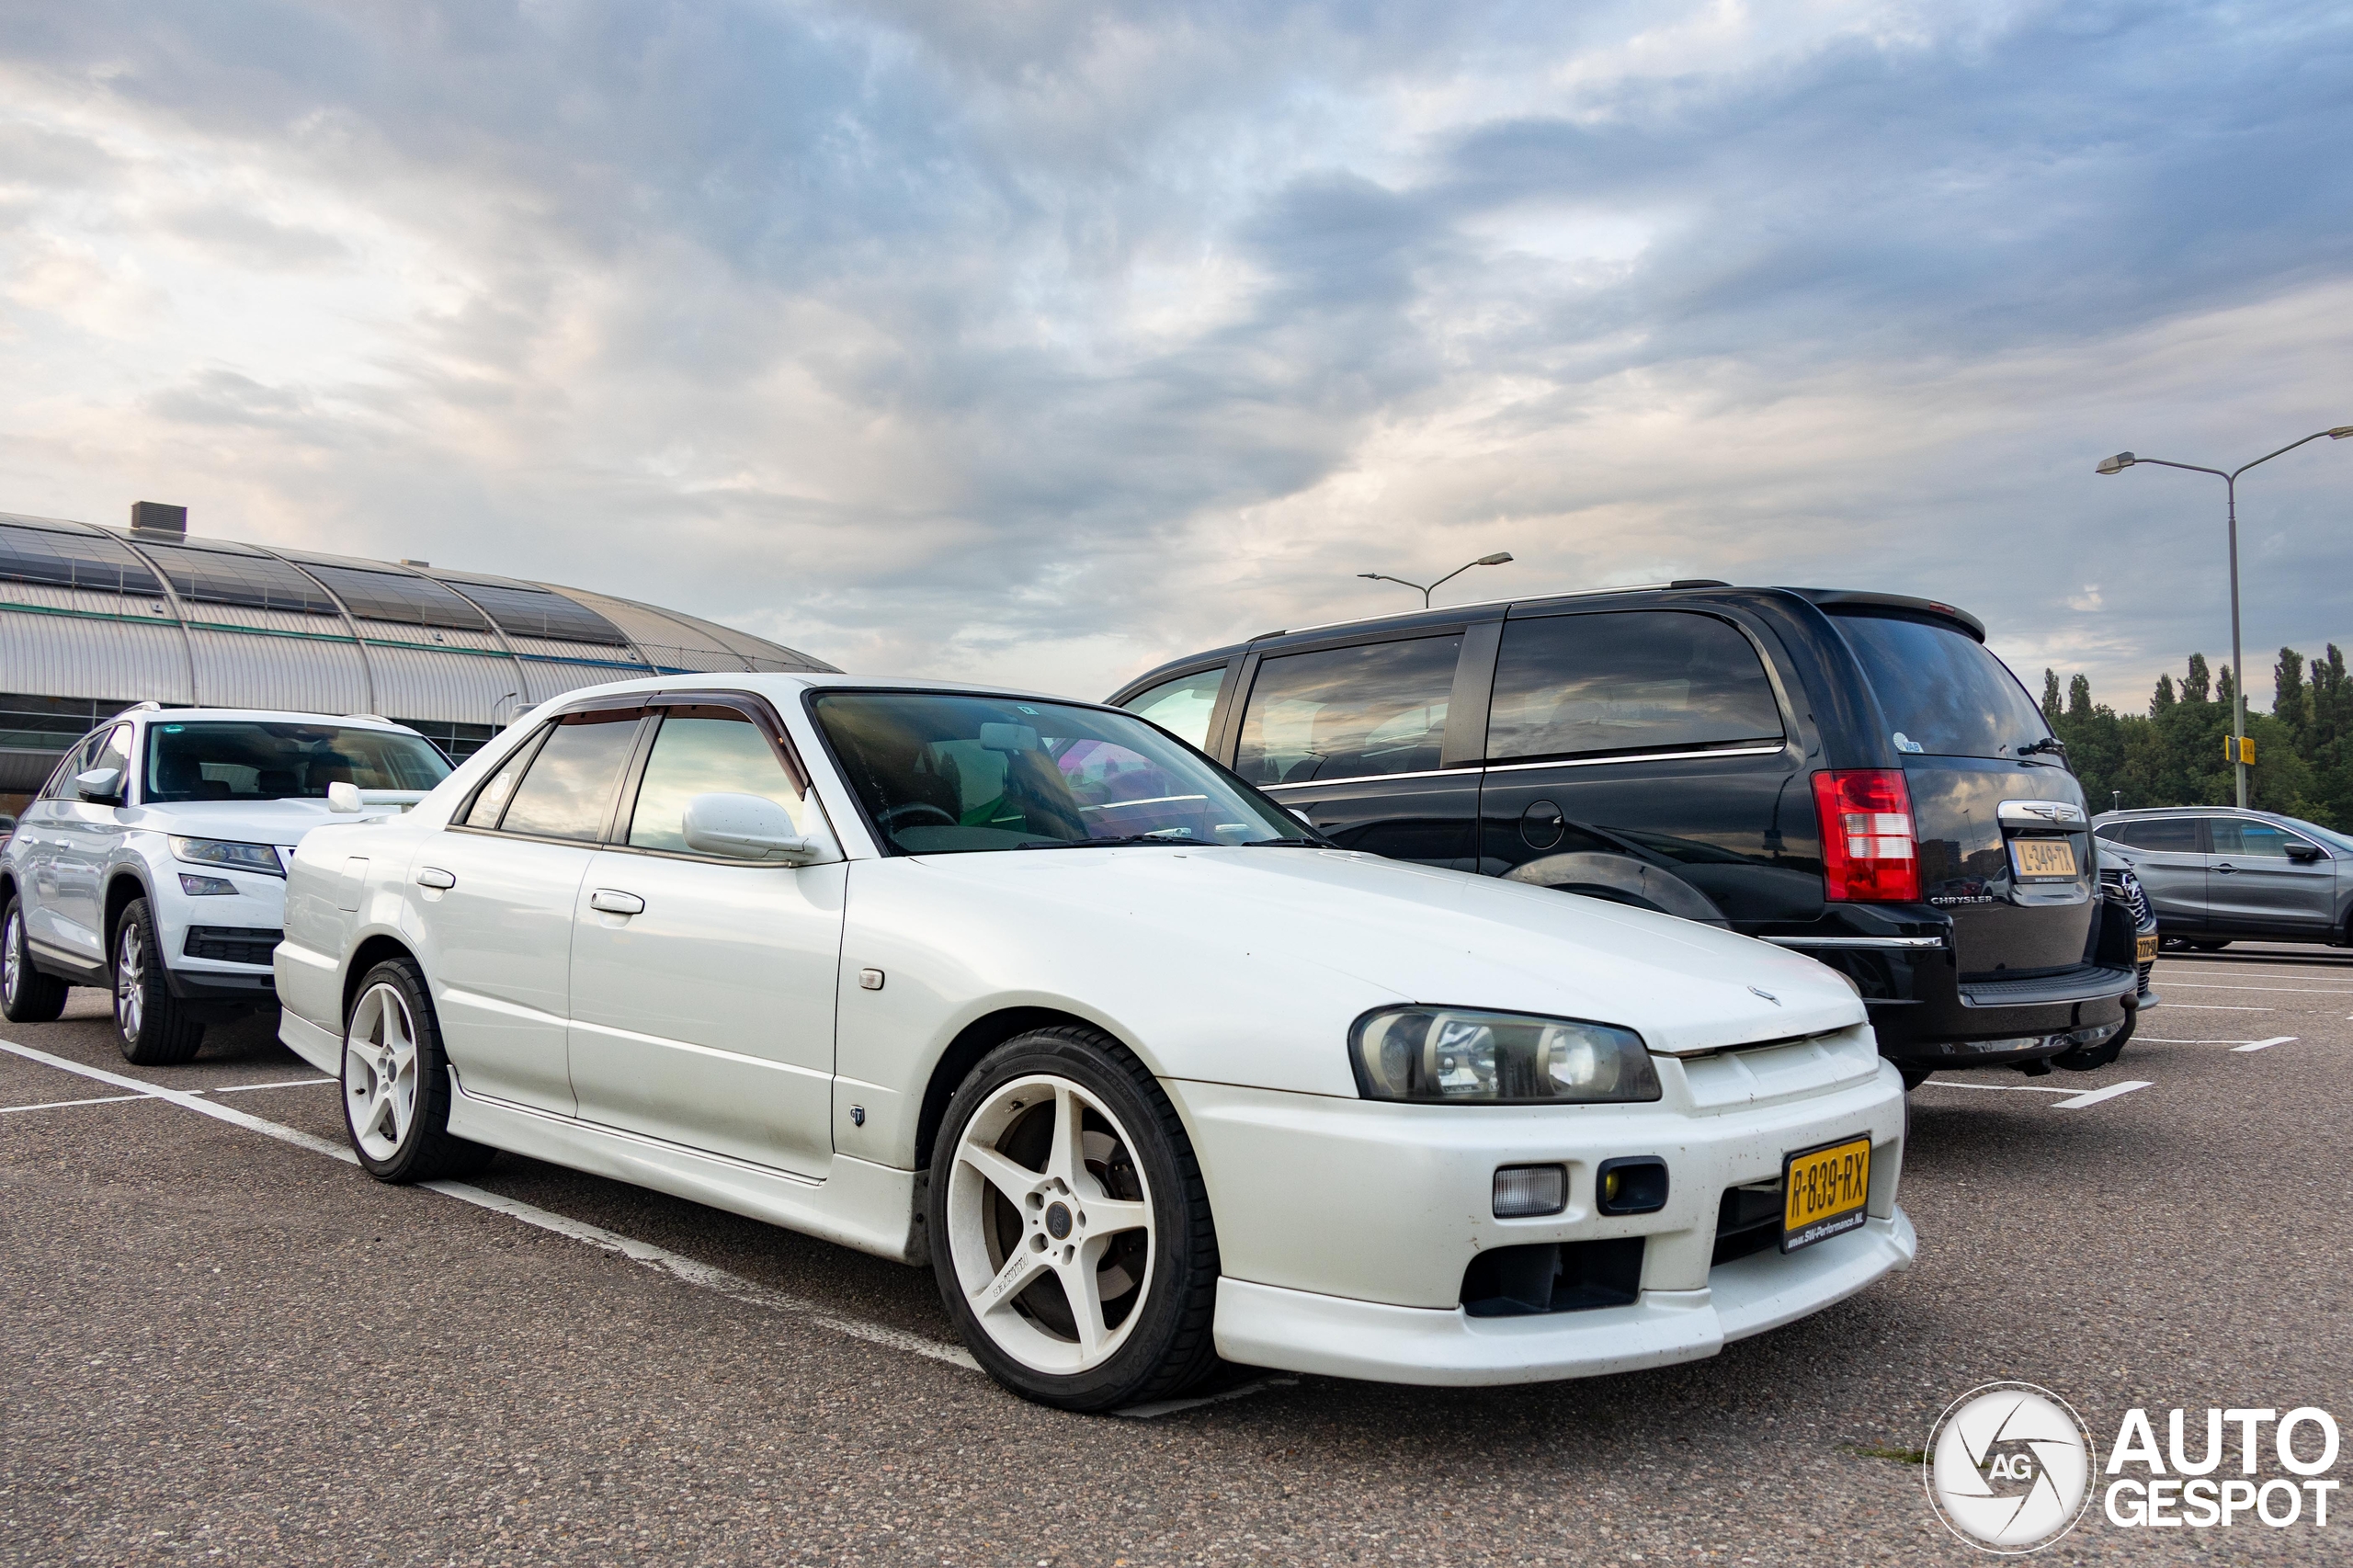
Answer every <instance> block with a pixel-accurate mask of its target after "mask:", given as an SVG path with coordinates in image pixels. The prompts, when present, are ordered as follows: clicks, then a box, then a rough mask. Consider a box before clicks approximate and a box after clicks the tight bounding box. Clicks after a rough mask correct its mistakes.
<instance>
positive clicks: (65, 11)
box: [0, 0, 2353, 704]
mask: <svg viewBox="0 0 2353 1568" xmlns="http://www.w3.org/2000/svg"><path fill="white" fill-rule="evenodd" d="M2348 63H2353V22H2348V20H2347V18H2346V17H2344V16H2343V15H2342V14H2341V13H2340V12H2339V11H2337V10H2336V9H2333V8H2329V7H2325V6H2317V5H2287V6H2274V7H2270V8H2268V9H2267V10H2266V11H2265V12H2264V13H2262V14H2261V15H2260V16H2254V15H2251V14H2248V13H2245V12H2243V11H2239V10H2234V9H2228V8H2223V7H2219V6H2171V7H2165V8H2161V9H2158V10H2154V11H2153V10H2149V9H2147V8H2145V7H2130V6H2121V5H2103V4H2094V5H2077V6H2057V5H2050V4H2011V5H2007V6H1997V7H1992V8H1974V9H1972V10H1969V11H1967V12H1965V13H1963V12H1951V11H1949V10H1947V9H1945V8H1941V7H1923V6H1915V5H1908V4H1900V3H1867V0H1851V3H1848V0H1839V3H1833V0H1824V3H1822V4H1815V5H1805V6H1798V5H1780V6H1777V5H1756V6H1732V5H1723V4H1715V3H1707V4H1685V5H1680V6H1658V5H1643V6H1635V5H1605V6H1597V7H1520V6H1502V5H1498V6H1429V5H1420V6H1408V5H1402V4H1370V5H1357V6H1339V5H1333V6H1306V5H1302V6H1265V5H1252V6H1242V5H1238V4H1234V5H1222V4H1206V3H1204V4H1191V5H1187V4H1162V5H1154V6H1079V5H1075V4H1063V3H1060V0H1027V3H1022V4H1012V5H1007V6H994V7H987V8H981V9H975V8H973V7H971V6H933V5H918V4H913V3H904V4H878V5H874V6H864V7H856V6H826V5H814V4H786V3H753V0H733V3H730V0H712V3H710V4H698V5H687V4H674V5H633V6H622V5H619V4H612V3H603V0H530V3H527V4H515V5H507V6H498V5H484V4H474V3H468V4H462V5H460V4H450V5H445V6H430V5H425V6H400V7H382V8H365V7H363V8H357V9H340V10H329V9H327V8H324V7H317V6H307V5H302V4H297V3H294V0H219V3H217V4H214V5H212V6H209V7H206V8H204V9H202V10H201V11H171V10H166V11H164V12H160V13H159V12H156V11H155V10H153V8H152V7H134V6H119V5H107V4H103V3H91V4H85V5H81V6H73V7H58V8H51V9H46V10H40V11H36V12H34V13H32V14H30V15H28V17H25V18H23V19H22V21H21V24H20V25H17V26H14V27H12V29H11V34H10V42H9V44H8V45H7V47H6V51H5V52H0V87H5V89H6V91H5V92H0V102H5V103H6V105H8V106H9V107H7V108H0V332H5V333H6V335H7V337H8V341H9V344H10V349H11V358H12V362H13V363H14V364H16V365H17V367H18V373H17V374H16V375H15V376H13V377H12V379H11V381H10V383H9V386H8V387H7V388H6V390H0V399H6V404H5V407H6V418H5V420H0V430H6V432H7V434H6V437H0V482H5V484H6V496H7V504H8V505H9V506H14V507H16V508H17V509H24V510H33V511H46V512H52V513H54V512H64V513H68V514H79V515H85V516H90V517H102V518H103V517H114V516H116V515H117V514H119V512H120V511H121V509H122V506H123V505H124V502H125V499H126V497H125V495H124V494H123V492H124V490H125V487H126V486H129V487H131V488H135V489H137V490H138V491H139V492H140V494H163V493H165V492H168V493H169V494H171V495H173V496H174V497H175V498H177V499H182V500H186V501H188V502H189V503H190V504H191V506H192V507H193V511H192V515H191V520H192V526H195V527H197V528H208V527H212V528H216V529H217V531H220V532H223V533H231V534H235V533H239V532H243V533H244V534H246V535H248V536H251V537H256V538H269V539H277V540H283V541H285V542H288V543H296V544H301V543H308V544H314V545H321V546H324V547H327V548H332V549H336V550H342V551H358V552H362V553H366V552H374V553H380V554H384V555H393V556H398V555H409V556H425V557H429V558H431V559H434V560H436V561H441V560H444V559H448V560H454V561H460V562H463V563H465V564H469V565H473V566H477V567H481V568H484V569H490V570H502V571H508V572H515V573H518V574H531V575H553V576H558V577H563V578H564V579H565V580H571V581H578V582H581V583H583V584H584V585H587V586H592V587H605V588H608V589H611V590H613V591H619V592H626V593H629V594H631V596H632V597H644V598H649V599H652V600H654V602H659V603H667V604H672V605H676V606H677V607H678V608H685V609H689V610H692V611H695V612H696V613H699V614H704V615H708V616H710V617H712V618H713V619H720V620H722V621H729V622H733V623H735V624H740V625H744V626H746V627H748V628H751V629H753V630H756V631H762V632H764V633H766V634H768V635H772V636H777V637H779V638H781V639H783V640H784V641H787V642H795V643H797V644H800V645H803V646H807V647H808V648H810V649H811V650H812V651H813V652H815V653H821V654H822V655H824V656H825V657H827V658H830V659H833V660H835V661H836V662H839V663H843V664H845V665H848V666H850V667H853V668H861V669H872V670H878V671H881V670H886V669H897V670H904V671H907V672H911V673H942V674H966V675H972V676H987V677H991V678H1001V679H1017V680H1021V681H1026V682H1030V683H1034V684H1039V685H1043V686H1046V687H1051V688H1053V689H1058V690H1064V691H1074V692H1077V693H1080V694H1083V695H1098V694H1100V693H1101V692H1102V691H1104V690H1106V689H1108V687H1110V686H1111V685H1113V684H1114V683H1115V682H1116V681H1117V680H1118V679H1120V678H1121V677H1123V676H1126V675H1129V674H1131V673H1133V672H1135V671H1137V670H1139V669H1142V668H1143V667H1146V666H1148V665H1151V664H1153V663H1155V662H1157V661H1158V660H1160V659H1162V658H1165V657H1170V656H1174V655H1176V654H1179V653H1185V652H1188V651H1189V650H1191V649H1193V648H1197V647H1201V646H1206V645H1210V644H1213V643H1216V642H1221V641H1224V640H1227V639H1230V638H1234V637H1239V636H1244V635H1247V634H1248V633H1250V632H1253V631H1263V630H1266V629H1267V628H1269V627H1273V626H1278V625H1284V624H1299V623H1302V622H1306V621H1316V620H1324V619H1334V618H1336V617H1341V616H1346V615H1349V614H1354V613H1360V612H1370V611H1373V610H1378V609H1381V608H1394V606H1395V603H1396V601H1395V600H1394V598H1393V597H1392V596H1393V595H1395V594H1397V593H1399V592H1401V590H1396V589H1392V588H1387V587H1384V586H1383V585H1376V584H1367V583H1363V582H1360V581H1358V580H1357V579H1356V577H1355V576H1354V574H1355V573H1357V572H1359V571H1373V570H1380V571H1392V572H1395V573H1397V574H1400V575H1407V576H1411V575H1414V574H1416V573H1420V572H1427V573H1430V574H1437V573H1441V572H1444V571H1447V570H1449V569H1450V568H1451V567H1452V566H1454V565H1455V564H1458V563H1459V562H1461V561H1462V560H1466V559H1469V558H1471V557H1472V556H1474V555H1477V554H1482V553H1485V552H1486V551H1490V550H1495V549H1508V550H1511V551H1513V552H1514V553H1515V555H1517V556H1518V562H1516V563H1515V564H1514V565H1511V566H1506V567H1501V568H1494V569H1483V570H1482V571H1480V572H1477V573H1474V574H1470V575H1468V576H1466V577H1464V578H1462V579H1460V580H1458V583H1457V585H1454V587H1450V588H1449V590H1448V591H1449V592H1453V591H1455V589H1456V588H1459V589H1460V590H1461V592H1462V593H1463V594H1464V595H1465V596H1466V597H1467V596H1470V595H1472V594H1477V595H1481V596H1484V595H1487V594H1491V593H1501V592H1534V591H1541V590H1546V589H1558V588H1565V587H1573V586H1585V585H1595V584H1603V583H1614V582H1625V581H1632V580H1640V579H1642V578H1643V577H1645V576H1651V575H1707V576H1723V577H1737V578H1745V579H1748V580H1763V581H1779V582H1792V581H1796V582H1814V583H1838V584H1847V585H1859V586H1870V587H1881V588H1888V589H1893V590H1897V591H1912V592H1921V593H1927V594H1930V595H1933V596H1934V597H1940V598H1947V599H1951V600H1956V601H1958V602H1961V603H1962V604H1964V605H1968V606H1970V607H1971V608H1973V609H1975V610H1977V611H1978V612H1979V613H1981V614H1982V615H1984V618H1985V619H1987V621H1988V622H1989V624H1990V625H1991V626H1992V628H1993V630H1994V633H1995V642H1996V646H1997V648H1999V649H2000V650H2001V651H2003V652H2004V653H2006V655H2007V656H2009V657H2011V658H2012V660H2013V662H2014V663H2016V664H2018V665H2019V666H2020V667H2021V669H2022V670H2025V671H2026V672H2027V673H2028V674H2029V678H2030V679H2037V680H2039V675H2040V662H2042V661H2053V662H2056V663H2058V664H2059V665H2061V666H2062V667H2063V668H2065V669H2073V668H2078V667H2080V668H2085V669H2087V670H2089V671H2090V672H2091V673H2092V674H2093V676H2094V682H2095V687H2096V689H2097V691H2098V692H2099V694H2100V695H2101V697H2102V698H2103V699H2108V700H2112V701H2118V702H2120V703H2126V704H2135V703H2137V702H2138V700H2139V699H2140V693H2141V692H2142V691H2143V690H2145V687H2146V685H2147V683H2148V681H2149V680H2151V679H2153V678H2154V672H2155V670H2156V669H2157V668H2159V667H2161V666H2165V665H2173V664H2175V663H2177V661H2178V658H2179V656H2180V654H2181V653H2184V652H2186V651H2187V649H2188V647H2190V646H2202V647H2205V648H2207V649H2208V651H2209V652H2211V651H2213V649H2214V648H2215V647H2216V646H2218V645H2219V642H2220V639H2218V638H2216V637H2215V636H2214V635H2213V628H2214V627H2215V626H2216V625H2217V624H2218V623H2219V624H2221V625H2222V627H2223V628H2224V633H2225V635H2226V634H2227V615H2226V606H2223V605H2222V603H2221V601H2220V599H2219V597H2218V594H2217V588H2216V582H2217V575H2216V573H2215V570H2214V567H2215V564H2216V555H2217V548H2216V541H2215V540H2214V538H2213V537H2212V536H2213V535H2214V534H2215V533H2216V532H2217V531H2218V530H2217V528H2216V527H2215V526H2214V525H2213V523H2212V521H2211V518H2210V517H2208V513H2210V512H2211V510H2212V507H2211V506H2209V505H2208V503H2209V502H2211V501H2212V500H2214V499H2215V498H2214V497H2211V496H2205V495H2203V494H2200V493H2198V492H2196V491H2195V490H2194V489H2193V488H2189V487H2187V486H2186V485H2184V486H2175V487H2171V488H2168V487H2167V486H2166V484H2165V482H2163V481H2155V482H2152V481H2151V480H2150V478H2149V475H2148V473H2146V472H2134V473H2131V474H2128V475H2122V476H2119V477H2117V478H2113V479H2097V478H2095V477H2094V476H2093V475H2092V474H2091V472H2090V465H2091V463H2092V461H2093V460H2096V459H2097V457H2099V456H2101V455H2104V454H2105V453H2106V452H2108V451H2112V450H2115V449H2119V448H2120V447H2128V446H2129V447H2133V448H2135V449H2144V450H2149V451H2153V452H2154V450H2155V449H2157V448H2158V447H2159V446H2161V445H2167V444H2170V445H2171V447H2172V448H2173V449H2178V450H2180V451H2184V452H2192V453H2195V454H2200V455H2201V456H2193V457H2192V458H2191V459H2190V460H2204V459H2205V458H2210V457H2217V456H2226V455H2228V454H2232V453H2240V454H2243V455H2241V456H2240V457H2238V458H2235V459H2234V460H2244V456H2245V455H2254V454H2255V453H2257V452H2260V451H2262V450H2265V449H2268V447H2269V446H2273V445H2277V444H2279V440H2282V439H2286V438H2288V437H2291V436H2293V435H2297V434H2302V431H2303V429H2304V428H2306V427H2317V426H2320V425H2325V424H2331V423H2335V422H2336V421H2338V420H2340V419H2343V418H2347V417H2353V415H2347V414H2346V413H2345V412H2343V411H2342V410H2340V409H2339V408H2337V407H2336V406H2335V405H2334V404H2333V403H2332V402H2331V400H2332V399H2334V398H2335V397H2336V396H2337V395H2338V392H2339V387H2340V385H2341V376H2340V375H2339V374H2338V370H2337V367H2339V366H2341V365H2342V363H2343V362H2344V355H2345V352H2346V350H2347V348H2348V347H2353V344H2348V343H2347V341H2346V339H2347V335H2348V332H2353V329H2348V328H2346V327H2342V326H2340V325H2339V323H2343V322H2346V321H2347V320H2349V319H2353V317H2348V315H2347V312H2346V309H2345V307H2346V305H2347V303H2348V302H2353V297H2349V296H2348V291H2349V290H2353V278H2348V277H2347V268H2348V256H2347V247H2346V244H2345V241H2344V237H2343V225H2342V223H2341V222H2340V221H2339V219H2338V216H2337V215H2338V214H2340V213H2341V212H2342V211H2343V210H2345V209H2346V207H2347V199H2348V197H2353V190H2348V188H2347V182H2348V181H2349V180H2353V172H2348V171H2347V168H2346V166H2345V165H2344V164H2343V161H2342V160H2341V159H2340V158H2339V157H2338V156H2336V147H2337V146H2338V145H2339V144H2340V143H2341V142H2342V139H2343V131H2344V129H2345V118H2346V114H2345V109H2344V108H2343V106H2344V104H2345V103H2346V102H2347V85H2348V82H2347V78H2348V75H2349V74H2353V73H2348V70H2347V65H2348ZM2275 435H2276V436H2277V438H2275ZM2328 463H2329V454H2328V453H2327V451H2325V450H2320V451H2314V452H2301V453H2298V454H2295V455H2294V456H2293V457H2291V458H2290V459H2283V460H2281V461H2280V463H2279V465H2277V467H2276V469H2267V470H2264V471H2260V472H2259V481H2258V480H2250V482H2249V487H2248V493H2247V497H2246V499H2247V503H2248V505H2247V506H2246V507H2245V518H2246V523H2247V528H2246V538H2245V562H2244V564H2245V568H2246V576H2247V584H2248V605H2249V613H2248V625H2249V635H2250V636H2251V637H2256V638H2257V641H2259V642H2266V643H2267V644H2268V645H2275V646H2276V642H2299V643H2300V645H2302V644H2312V645H2316V644H2317V643H2318V642H2321V641H2323V640H2325V639H2327V638H2332V637H2336V638H2342V637H2345V636H2347V634H2348V633H2353V624H2348V619H2347V611H2348V610H2353V603H2348V598H2353V587H2346V586H2339V585H2346V584H2353V575H2348V574H2347V571H2346V570H2345V568H2346V567H2347V566H2348V565H2353V561H2348V560H2347V555H2348V554H2353V545H2346V544H2340V543H2339V542H2337V541H2338V540H2342V539H2345V538H2346V537H2347V535H2346V533H2345V530H2344V529H2343V528H2341V527H2332V526H2331V525H2332V524H2334V523H2335V522H2336V519H2337V517H2339V515H2340V514H2341V504H2339V503H2337V502H2336V501H2335V500H2334V499H2333V496H2334V495H2336V494H2342V491H2341V490H2337V491H2332V490H2331V489H2330V488H2329V487H2330V485H2331V484H2333V483H2342V479H2341V477H2333V476H2332V473H2331V472H2330V470H2329V468H2328ZM2183 477H2184V478H2185V479H2186V478H2187V476H2183ZM2087 584H2098V585H2100V586H2099V587H2098V588H2097V589H2096V590H2095V589H2091V588H2087V587H2086V585H2087ZM2258 628H2259V629H2260V632H2259V635H2258V631H2257V629H2258ZM2275 640H2276V641H2275Z"/></svg>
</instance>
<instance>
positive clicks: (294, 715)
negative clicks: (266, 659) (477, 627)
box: [90, 707, 416, 735]
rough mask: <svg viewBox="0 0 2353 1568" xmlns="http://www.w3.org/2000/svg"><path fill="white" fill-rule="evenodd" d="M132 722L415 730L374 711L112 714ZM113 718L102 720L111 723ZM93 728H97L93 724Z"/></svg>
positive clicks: (160, 710)
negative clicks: (222, 722) (192, 721)
mask: <svg viewBox="0 0 2353 1568" xmlns="http://www.w3.org/2000/svg"><path fill="white" fill-rule="evenodd" d="M114 717H115V718H116V719H129V720H131V721H132V722H135V723H151V724H152V723H163V722H169V723H175V724H177V723H185V722H187V721H188V720H190V719H218V720H227V721H231V722H238V721H246V722H258V723H269V724H350V725H355V726H357V727H358V728H361V729H369V730H396V731H398V732H399V733H402V734H404V735H413V734H415V733H416V732H415V730H412V729H410V728H409V727H408V726H407V725H406V724H395V723H394V722H392V721H391V720H390V719H385V718H381V717H380V716H378V715H376V714H374V713H302V712H297V711H294V710H290V709H281V708H146V707H140V708H131V709H126V710H124V711H122V712H120V713H118V714H116V715H115V716H114ZM101 722H112V721H101ZM90 727H91V728H92V729H94V730H95V729H97V728H98V725H97V724H93V725H92V726H90Z"/></svg>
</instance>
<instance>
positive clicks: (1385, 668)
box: [1234, 637, 1462, 784]
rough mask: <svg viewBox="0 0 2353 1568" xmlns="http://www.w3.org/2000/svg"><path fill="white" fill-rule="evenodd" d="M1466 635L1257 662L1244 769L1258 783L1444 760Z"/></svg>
mask: <svg viewBox="0 0 2353 1568" xmlns="http://www.w3.org/2000/svg"><path fill="white" fill-rule="evenodd" d="M1461 648H1462V639H1461V638H1460V637H1417V638H1414V639H1411V640H1409V641H1407V642H1373V643H1368V644H1366V645H1364V646H1361V647H1356V648H1333V649H1329V650H1327V651H1325V652H1323V653H1285V654H1282V655H1280V656H1279V657H1276V658H1271V659H1267V660H1263V661H1261V662H1260V664H1259V665H1258V675H1257V678H1256V680H1255V681H1254V682H1252V684H1251V687H1250V706H1249V709H1248V710H1246V711H1245V713H1244V715H1243V719H1242V745H1241V748H1240V751H1239V752H1238V754H1237V756H1236V757H1235V761H1234V768H1235V771H1237V772H1239V773H1240V774H1241V775H1242V777H1243V778H1246V779H1248V780H1249V781H1250V782H1251V783H1253V784H1299V783H1304V782H1305V781H1307V780H1309V779H1317V778H1359V777H1363V776H1365V775H1368V774H1383V773H1421V772H1427V771H1428V770H1429V769H1431V768H1434V767H1437V766H1438V746H1439V744H1440V743H1441V742H1442V741H1443V740H1444V738H1445V735H1446V704H1447V698H1448V695H1449V693H1450V692H1451V691H1452V690H1453V689H1454V665H1455V658H1456V655H1457V654H1458V653H1461Z"/></svg>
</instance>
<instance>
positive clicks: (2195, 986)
mask: <svg viewBox="0 0 2353 1568" xmlns="http://www.w3.org/2000/svg"><path fill="white" fill-rule="evenodd" d="M2165 989H2167V991H2294V994H2297V996H2353V991H2348V989H2346V986H2329V989H2320V986H2217V984H2211V982H2205V980H2167V982H2165Z"/></svg>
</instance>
